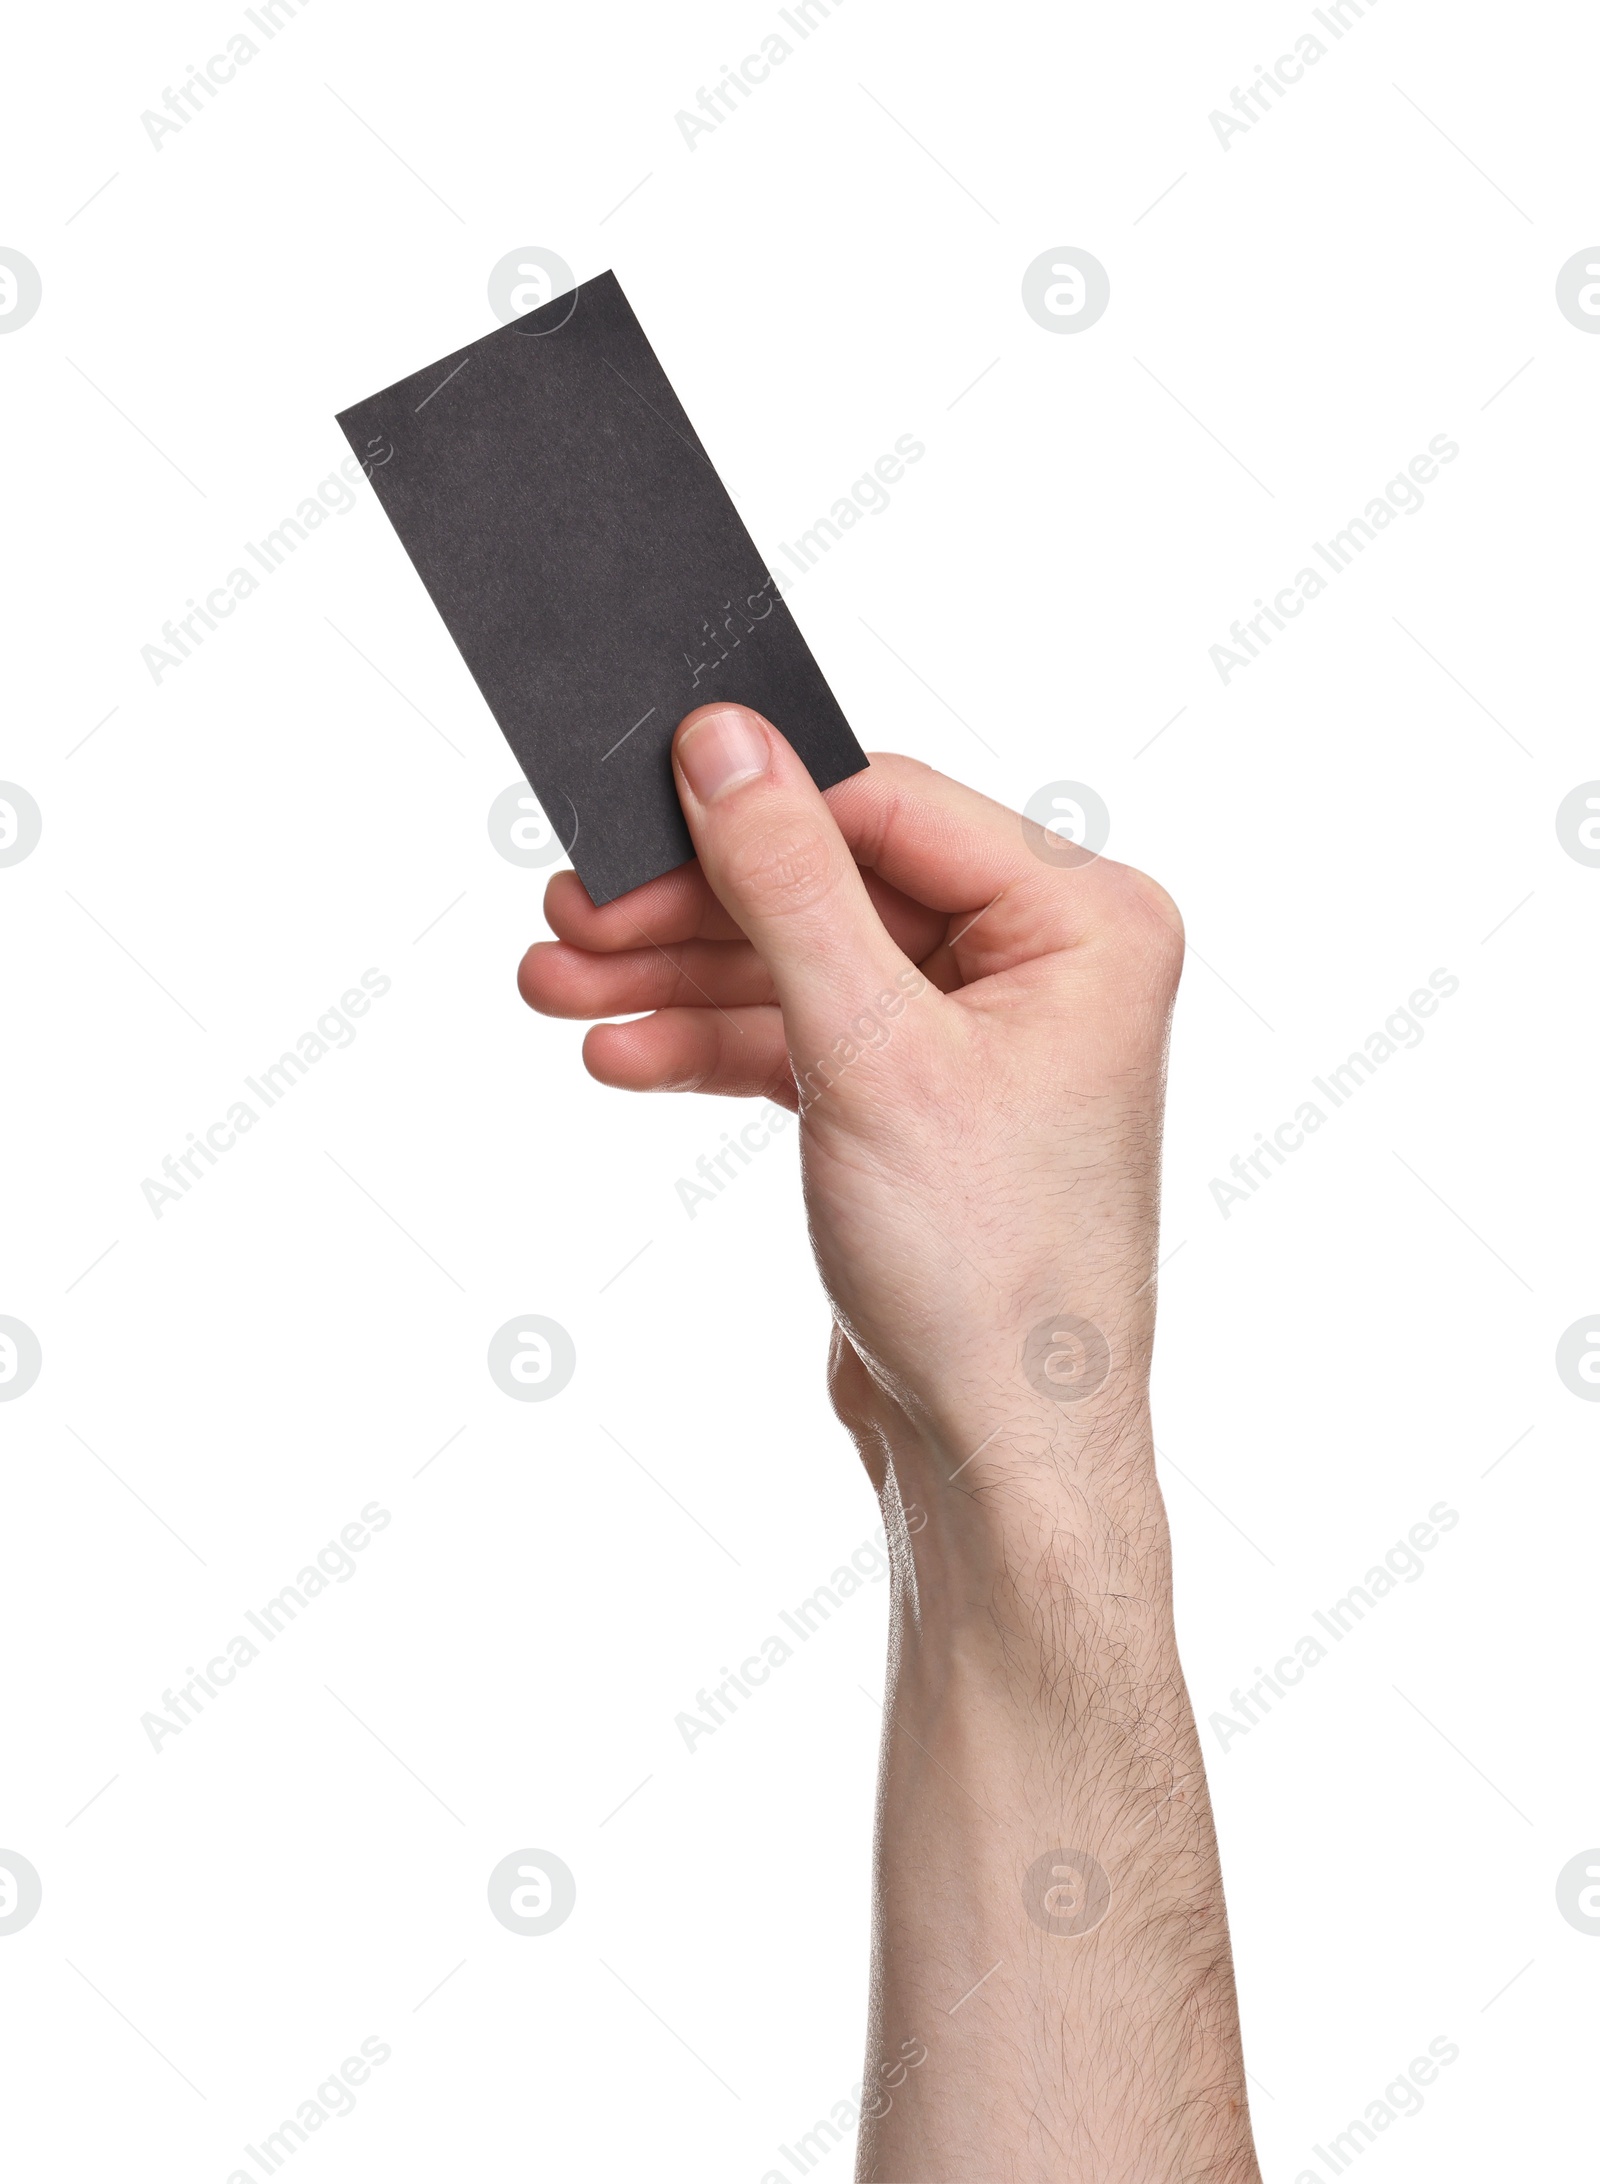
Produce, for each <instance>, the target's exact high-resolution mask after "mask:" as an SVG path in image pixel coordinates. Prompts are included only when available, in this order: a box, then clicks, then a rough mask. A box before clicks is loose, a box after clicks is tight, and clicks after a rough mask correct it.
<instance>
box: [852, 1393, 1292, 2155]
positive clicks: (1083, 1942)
mask: <svg viewBox="0 0 1600 2184" xmlns="http://www.w3.org/2000/svg"><path fill="white" fill-rule="evenodd" d="M881 1415H882V1414H881V1413H880V1418H881ZM1084 1423H1085V1424H1087V1421H1084ZM1032 1425H1033V1422H1032V1421H1027V1422H1024V1423H1023V1424H1022V1425H1021V1427H1020V1428H1019V1430H1018V1431H1016V1432H1014V1433H1008V1434H1004V1435H1001V1436H999V1437H997V1440H996V1442H995V1444H993V1446H992V1447H991V1449H990V1450H989V1451H988V1452H987V1457H988V1460H987V1462H986V1463H984V1465H983V1466H982V1468H981V1469H980V1468H979V1467H978V1466H976V1465H975V1466H974V1467H973V1470H969V1471H967V1472H966V1473H965V1474H964V1475H958V1476H957V1477H956V1478H955V1480H954V1482H953V1483H952V1482H951V1481H950V1476H949V1474H950V1470H951V1469H952V1468H953V1466H951V1465H950V1464H949V1463H948V1461H947V1460H946V1457H945V1455H944V1452H942V1451H940V1450H937V1449H935V1448H932V1447H930V1446H929V1445H928V1443H927V1437H926V1435H925V1433H917V1434H915V1435H914V1436H913V1435H911V1433H910V1429H909V1428H905V1427H904V1426H903V1425H902V1427H901V1428H900V1429H898V1430H897V1429H895V1428H893V1427H891V1428H890V1429H889V1430H888V1431H884V1430H882V1428H881V1426H880V1429H879V1431H878V1434H877V1440H878V1448H877V1451H876V1461H875V1462H874V1470H875V1471H876V1472H877V1473H878V1475H879V1476H880V1477H881V1479H882V1487H881V1492H882V1494H883V1497H884V1500H885V1504H886V1516H887V1519H888V1529H889V1534H890V1537H891V1539H894V1538H895V1537H896V1536H897V1535H898V1538H899V1551H898V1557H897V1567H896V1576H895V1593H894V1601H893V1616H892V1628H891V1648H890V1662H889V1677H888V1687H887V1694H886V1702H885V1731H884V1752H883V1770H882V1778H881V1785H880V1798H879V1816H878V1843H877V1875H876V1879H877V1928H876V1942H875V1949H874V1965H873V1991H872V2008H871V2026H870V2034H869V2044H868V2057H867V2089H866V2093H865V2096H864V2107H865V2114H866V2120H865V2122H864V2124H863V2129H862V2139H861V2155H860V2170H859V2175H860V2177H861V2179H862V2180H863V2184H991V2180H993V2184H1043V2180H1045V2179H1049V2180H1051V2184H1079V2180H1083V2184H1088V2180H1093V2184H1122V2180H1127V2184H1135V2180H1136V2184H1165V2180H1168V2179H1171V2180H1176V2179H1179V2178H1182V2179H1185V2180H1201V2179H1205V2180H1214V2184H1248V2180H1254V2179H1255V2178H1256V2177H1257V2174H1258V2172H1257V2170H1256V2166H1255V2159H1254V2155H1253V2152H1252V2150H1251V2143H1250V2130H1249V2121H1248V2114H1247V2109H1246V2104H1245V2094H1244V2074H1243V2067H1242V2062H1241V2058H1240V2053H1239V2040H1238V2027H1237V2014H1236V2007H1235V2001H1234V1993H1233V1980H1232V1969H1231V1962H1230V1957H1229V1949H1228V1937H1227V1925H1226V1918H1225V1913H1224V1908H1223V1900H1222V1888H1221V1880H1220V1875H1219V1872H1218V1867H1217V1856H1216V1844H1215V1837H1214V1831H1213V1827H1212V1821H1211V1813H1210V1807H1209V1804H1208V1801H1207V1797H1206V1790H1205V1782H1204V1776H1203V1772H1202V1768H1201V1761H1200V1754H1199V1746H1198V1743H1197V1740H1196V1736H1195V1730H1194V1723H1193V1719H1192V1716H1191V1714H1190V1710H1189V1705H1188V1700H1187V1697H1186V1695H1185V1691H1184V1687H1183V1678H1182V1674H1181V1671H1180V1668H1179V1665H1178V1658H1177V1651H1176V1646H1175V1643H1174V1638H1173V1631H1172V1619H1171V1579H1170V1559H1169V1553H1168V1545H1167V1531H1166V1523H1165V1518H1164V1515H1163V1512H1162V1509H1161V1504H1160V1496H1159V1492H1158V1490H1157V1488H1156V1484H1155V1476H1154V1468H1153V1463H1152V1461H1151V1453H1150V1448H1149V1435H1148V1425H1147V1421H1146V1419H1145V1416H1144V1412H1143V1408H1142V1405H1140V1406H1138V1407H1136V1408H1132V1407H1130V1408H1127V1409H1124V1410H1122V1411H1120V1412H1118V1413H1115V1414H1103V1415H1102V1416H1101V1417H1100V1418H1098V1419H1097V1421H1096V1422H1095V1427H1094V1430H1093V1433H1092V1435H1091V1436H1090V1437H1089V1438H1088V1439H1084V1438H1083V1437H1082V1436H1081V1435H1080V1434H1079V1433H1077V1432H1076V1431H1072V1430H1066V1429H1063V1428H1062V1427H1060V1426H1058V1425H1057V1424H1056V1423H1055V1422H1054V1421H1051V1422H1046V1424H1045V1425H1043V1426H1042V1427H1040V1428H1039V1430H1038V1431H1034V1430H1032ZM1074 1425H1076V1421H1074ZM896 1444H898V1445H896ZM974 1471H977V1473H978V1476H977V1478H976V1480H974V1476H973V1472H974ZM908 1504H914V1508H912V1509H911V1510H909V1512H908ZM913 2058H914V2060H913Z"/></svg>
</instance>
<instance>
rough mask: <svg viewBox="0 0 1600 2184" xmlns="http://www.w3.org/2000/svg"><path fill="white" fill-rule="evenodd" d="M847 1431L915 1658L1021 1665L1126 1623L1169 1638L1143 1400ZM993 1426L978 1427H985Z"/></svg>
mask: <svg viewBox="0 0 1600 2184" xmlns="http://www.w3.org/2000/svg"><path fill="white" fill-rule="evenodd" d="M874 1411H875V1415H874V1416H873V1417H872V1419H871V1420H870V1423H866V1424H865V1425H864V1423H863V1421H861V1420H860V1419H859V1418H853V1419H852V1420H851V1423H852V1424H853V1425H854V1427H855V1430H856V1437H857V1442H858V1446H859V1447H860V1448H861V1452H862V1455H863V1458H864V1460H865V1461H866V1463H867V1467H868V1470H869V1472H871V1474H872V1476H873V1478H874V1482H875V1484H876V1485H877V1487H878V1494H879V1501H880V1505H881V1507H882V1510H883V1521H884V1531H885V1536H886V1538H887V1540H888V1542H889V1549H890V1554H891V1558H892V1561H893V1564H894V1568H895V1574H896V1587H895V1598H896V1603H897V1607H898V1609H899V1610H900V1612H901V1614H902V1615H903V1616H904V1618H905V1619H906V1620H907V1622H908V1623H909V1624H910V1625H911V1626H913V1627H914V1630H915V1633H916V1637H917V1642H918V1643H919V1644H923V1645H928V1646H937V1645H948V1646H954V1647H959V1648H962V1649H965V1650H970V1651H973V1652H975V1653H979V1654H981V1653H982V1652H983V1651H985V1650H986V1649H989V1648H991V1647H994V1648H998V1649H999V1650H1001V1651H1002V1652H1004V1653H1005V1654H1007V1655H1008V1656H1012V1657H1015V1655H1016V1654H1017V1651H1018V1649H1019V1647H1020V1648H1022V1649H1023V1650H1024V1651H1026V1652H1027V1653H1028V1654H1029V1655H1030V1657H1034V1656H1037V1655H1038V1654H1039V1653H1040V1652H1041V1651H1048V1650H1050V1649H1051V1648H1055V1649H1056V1650H1062V1649H1077V1650H1079V1651H1080V1652H1081V1649H1082V1645H1083V1643H1084V1641H1085V1640H1086V1639H1088V1638H1092V1637H1093V1635H1094V1634H1095V1633H1096V1632H1097V1631H1098V1630H1100V1629H1103V1628H1107V1627H1109V1626H1110V1625H1111V1624H1115V1623H1119V1622H1120V1623H1122V1624H1124V1625H1125V1624H1127V1623H1128V1622H1129V1619H1130V1618H1135V1619H1137V1620H1138V1621H1139V1622H1141V1623H1144V1624H1148V1625H1149V1626H1150V1628H1151V1629H1152V1631H1153V1630H1154V1629H1155V1628H1156V1627H1157V1626H1158V1625H1159V1626H1160V1628H1161V1629H1163V1630H1164V1629H1165V1628H1166V1627H1167V1626H1168V1625H1169V1624H1170V1606H1171V1561H1170V1552H1169V1545H1168V1534H1167V1524H1166V1514H1165V1509H1164V1507H1163V1504H1162V1499H1161V1493H1160V1489H1159V1486H1158V1484H1157V1481H1156V1474H1155V1457H1154V1449H1153V1445H1152V1442H1151V1438H1150V1418H1149V1408H1148V1402H1147V1400H1146V1395H1145V1390H1144V1388H1143V1386H1142V1384H1141V1386H1140V1387H1139V1388H1138V1389H1137V1390H1135V1391H1126V1392H1125V1393H1124V1394H1123V1395H1122V1396H1121V1397H1119V1398H1118V1399H1117V1400H1115V1401H1107V1402H1094V1401H1086V1402H1085V1403H1083V1404H1081V1405H1077V1406H1074V1407H1073V1408H1072V1409H1071V1410H1070V1412H1068V1413H1067V1414H1066V1415H1063V1411H1062V1410H1061V1409H1060V1408H1058V1407H1057V1406H1055V1405H1053V1404H1049V1405H1046V1404H1037V1403H1028V1402H1025V1401H1016V1402H1013V1404H1012V1406H1011V1407H1010V1409H1009V1410H1007V1411H1006V1412H1004V1413H1003V1414H997V1410H996V1408H995V1407H994V1406H992V1405H991V1406H987V1407H985V1406H981V1405H972V1404H970V1403H968V1402H965V1401H960V1402H955V1401H951V1400H950V1399H949V1398H948V1397H945V1398H941V1400H940V1403H939V1404H938V1405H937V1406H935V1405H934V1404H933V1403H932V1402H925V1401H922V1400H914V1401H912V1402H889V1401H887V1400H885V1401H884V1402H882V1403H881V1404H879V1405H876V1406H874ZM997 1415H998V1416H999V1421H1000V1422H999V1423H989V1424H987V1429H986V1430H979V1429H981V1428H982V1427H983V1426H984V1423H985V1420H986V1419H987V1420H994V1419H995V1418H996V1417H997Z"/></svg>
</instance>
